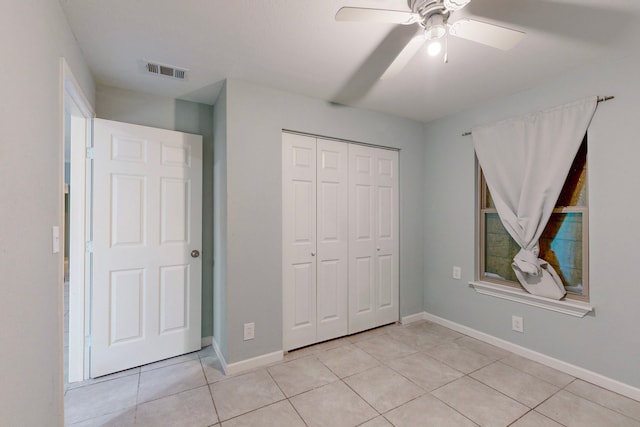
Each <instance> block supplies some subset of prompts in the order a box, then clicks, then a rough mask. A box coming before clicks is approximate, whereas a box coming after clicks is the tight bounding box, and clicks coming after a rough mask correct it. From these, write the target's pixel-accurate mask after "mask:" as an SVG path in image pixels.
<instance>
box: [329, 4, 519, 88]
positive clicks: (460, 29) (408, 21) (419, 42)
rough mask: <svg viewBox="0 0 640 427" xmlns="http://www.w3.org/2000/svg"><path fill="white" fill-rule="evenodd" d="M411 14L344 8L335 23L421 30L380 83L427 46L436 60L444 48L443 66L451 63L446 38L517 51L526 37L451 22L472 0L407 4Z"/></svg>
mask: <svg viewBox="0 0 640 427" xmlns="http://www.w3.org/2000/svg"><path fill="white" fill-rule="evenodd" d="M408 1H409V7H410V8H411V11H406V12H405V11H398V10H384V9H368V8H360V7H343V8H341V9H340V10H338V12H337V13H336V17H335V19H336V21H359V22H385V23H391V24H400V25H414V24H417V25H419V27H420V30H419V32H418V35H416V37H413V38H412V39H411V40H410V41H409V42H408V43H407V44H406V45H405V46H404V48H403V49H402V51H401V52H400V53H398V54H397V56H396V57H395V59H394V60H393V62H392V63H391V65H389V67H388V68H387V69H386V71H385V72H384V74H382V76H381V77H380V78H381V79H388V78H391V77H393V76H395V75H396V74H398V73H399V72H400V71H401V70H402V69H403V68H404V67H405V65H407V63H408V62H409V61H410V60H411V58H413V56H415V54H416V53H417V52H418V50H419V49H420V48H421V47H422V46H423V45H424V44H425V43H428V44H429V46H428V52H429V54H431V55H433V56H435V55H438V54H439V53H440V52H441V50H442V44H443V43H444V45H445V47H444V48H445V53H444V62H447V61H448V58H447V48H446V40H447V34H448V35H451V36H455V37H460V38H463V39H466V40H471V41H474V42H477V43H481V44H484V45H487V46H491V47H494V48H497V49H501V50H509V49H511V48H513V47H515V46H516V45H517V44H518V43H519V42H520V41H521V40H522V38H523V37H524V33H523V32H522V31H517V30H514V29H511V28H505V27H501V26H499V25H494V24H489V23H486V22H481V21H476V20H474V19H469V18H462V19H458V20H456V21H453V22H449V20H450V18H451V15H452V14H453V13H454V12H456V11H458V10H460V9H462V8H464V7H465V6H466V5H467V4H469V2H470V1H471V0H408Z"/></svg>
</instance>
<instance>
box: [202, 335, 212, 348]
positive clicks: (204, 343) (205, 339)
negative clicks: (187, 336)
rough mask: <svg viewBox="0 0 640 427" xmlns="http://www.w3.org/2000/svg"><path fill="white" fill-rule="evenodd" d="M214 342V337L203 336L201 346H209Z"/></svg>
mask: <svg viewBox="0 0 640 427" xmlns="http://www.w3.org/2000/svg"><path fill="white" fill-rule="evenodd" d="M212 344H213V337H202V340H201V341H200V347H208V346H210V345H212Z"/></svg>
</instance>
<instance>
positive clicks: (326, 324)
mask: <svg viewBox="0 0 640 427" xmlns="http://www.w3.org/2000/svg"><path fill="white" fill-rule="evenodd" d="M348 167H349V162H348V145H347V144H345V143H343V142H337V141H329V140H324V139H318V140H317V168H316V177H317V193H318V198H317V260H318V261H317V312H318V313H317V320H318V325H317V341H325V340H329V339H332V338H336V337H340V336H343V335H347V333H348V326H349V319H348V315H347V313H348V311H347V309H348V307H347V301H348V241H349V236H348V215H347V210H348V204H347V200H348V198H347V196H348V194H347V193H348V186H347V180H348V177H349V175H348Z"/></svg>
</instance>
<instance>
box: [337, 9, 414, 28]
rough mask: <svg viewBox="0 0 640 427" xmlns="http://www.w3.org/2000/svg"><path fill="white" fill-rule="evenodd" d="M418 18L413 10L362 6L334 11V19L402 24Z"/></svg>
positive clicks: (412, 21) (410, 22)
mask: <svg viewBox="0 0 640 427" xmlns="http://www.w3.org/2000/svg"><path fill="white" fill-rule="evenodd" d="M419 18H420V16H419V15H418V14H417V13H413V12H402V11H399V10H384V9H365V8H362V7H343V8H341V9H340V10H338V13H336V21H359V22H386V23H389V24H402V25H410V24H413V23H415V22H418V20H419Z"/></svg>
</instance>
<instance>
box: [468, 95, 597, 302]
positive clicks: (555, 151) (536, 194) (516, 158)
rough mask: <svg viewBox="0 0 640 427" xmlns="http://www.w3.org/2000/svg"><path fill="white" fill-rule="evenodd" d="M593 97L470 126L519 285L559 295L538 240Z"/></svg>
mask: <svg viewBox="0 0 640 427" xmlns="http://www.w3.org/2000/svg"><path fill="white" fill-rule="evenodd" d="M597 101H598V100H597V97H593V98H589V99H585V100H582V101H577V102H574V103H571V104H567V105H563V106H560V107H556V108H552V109H550V110H546V111H542V112H536V113H531V114H527V115H525V116H522V117H517V118H513V119H508V120H504V121H501V122H498V123H495V124H492V125H488V126H480V127H477V128H474V129H472V135H473V144H474V147H475V150H476V155H477V157H478V161H479V163H480V167H481V168H482V172H483V173H484V177H485V179H486V182H487V186H488V187H489V191H490V192H491V197H492V198H493V201H494V203H495V207H496V210H497V211H498V216H499V217H500V220H501V221H502V224H503V225H504V228H505V229H506V230H507V231H508V232H509V234H510V235H511V237H513V239H514V240H515V241H516V243H518V245H520V248H521V250H520V252H518V254H517V255H516V256H515V258H514V259H513V263H512V267H513V270H514V272H515V273H516V277H517V278H518V280H519V281H520V283H521V284H522V286H523V287H524V289H525V290H527V291H528V292H529V293H531V294H534V295H539V296H543V297H547V298H553V299H561V298H562V297H564V295H565V293H566V291H565V289H564V285H563V283H562V280H561V279H560V277H558V274H557V273H556V272H555V271H554V269H553V267H551V265H549V264H548V263H547V262H546V261H544V260H543V259H540V258H538V255H539V252H540V248H539V246H538V240H539V239H540V235H541V234H542V232H543V231H544V228H545V227H546V225H547V222H548V221H549V217H550V216H551V213H552V211H553V208H554V206H555V204H556V201H557V200H558V196H559V195H560V192H561V191H562V187H563V185H564V182H565V180H566V178H567V175H568V173H569V169H570V168H571V164H572V162H573V160H574V158H575V156H576V153H577V152H578V149H579V148H580V144H581V142H582V140H583V138H584V135H585V134H586V132H587V128H588V126H589V123H590V121H591V118H592V117H593V114H594V112H595V109H596V105H597Z"/></svg>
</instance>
